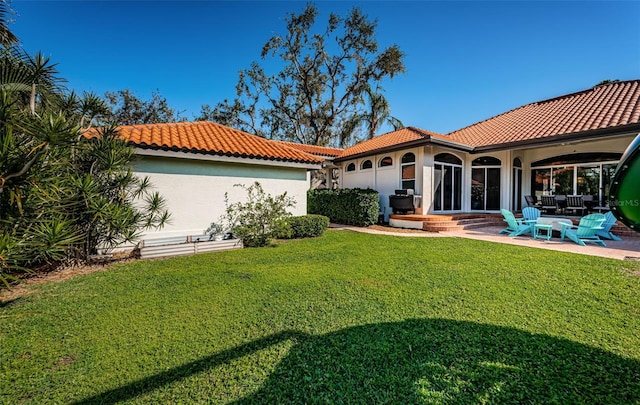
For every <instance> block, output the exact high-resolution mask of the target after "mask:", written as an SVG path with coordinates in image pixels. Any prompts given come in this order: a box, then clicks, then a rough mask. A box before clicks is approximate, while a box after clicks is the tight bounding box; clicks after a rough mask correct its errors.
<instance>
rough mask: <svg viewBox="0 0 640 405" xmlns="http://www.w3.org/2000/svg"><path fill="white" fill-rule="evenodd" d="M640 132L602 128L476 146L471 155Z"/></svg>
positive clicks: (631, 128) (637, 127) (628, 128)
mask: <svg viewBox="0 0 640 405" xmlns="http://www.w3.org/2000/svg"><path fill="white" fill-rule="evenodd" d="M638 132H640V123H637V124H630V125H625V126H620V127H615V128H603V129H596V130H591V131H582V132H573V133H570V134H563V135H555V136H548V137H545V138H536V139H527V140H523V141H517V142H508V143H501V144H496V145H486V146H478V147H475V148H473V151H472V152H471V153H472V154H477V153H486V152H496V151H502V150H511V149H533V148H539V147H544V146H556V145H566V144H569V143H576V142H584V141H597V140H601V139H611V138H614V137H623V136H634V135H637V134H638Z"/></svg>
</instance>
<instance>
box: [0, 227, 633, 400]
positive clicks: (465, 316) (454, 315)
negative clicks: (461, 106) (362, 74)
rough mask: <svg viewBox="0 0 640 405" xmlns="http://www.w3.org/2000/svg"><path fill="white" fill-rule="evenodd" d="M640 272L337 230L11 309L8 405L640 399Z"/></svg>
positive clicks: (466, 244)
mask: <svg viewBox="0 0 640 405" xmlns="http://www.w3.org/2000/svg"><path fill="white" fill-rule="evenodd" d="M638 270H640V266H639V265H638V263H636V262H623V261H615V260H609V259H603V258H602V259H601V258H594V257H590V256H582V255H573V254H568V253H561V252H554V251H548V250H537V249H531V248H525V247H518V246H511V245H502V244H492V243H487V242H480V241H473V240H464V239H451V238H404V237H390V236H379V235H367V234H361V233H354V232H348V231H329V232H327V233H325V235H324V236H323V237H321V238H318V239H312V240H297V241H288V242H282V243H280V244H279V245H278V246H277V247H270V248H261V249H243V250H241V251H230V252H221V253H213V254H206V255H198V256H192V257H185V258H175V259H170V260H155V261H140V262H135V263H130V264H126V265H120V266H116V267H114V268H113V269H112V270H110V271H108V272H97V273H93V274H90V275H87V276H81V277H77V278H75V279H73V280H70V281H67V282H63V283H50V284H46V285H44V286H41V287H39V289H38V291H37V292H36V293H34V294H31V295H28V296H25V297H23V298H20V299H17V300H16V301H13V302H8V303H3V304H1V305H0V360H1V362H0V381H1V382H2V383H1V384H0V400H1V401H2V402H3V403H10V404H20V403H34V404H42V403H87V404H88V403H107V404H110V403H116V402H126V403H203V402H204V403H229V402H234V403H239V404H244V403H247V404H249V403H265V404H276V403H278V404H279V403H296V404H297V403H363V404H364V403H366V404H378V403H403V404H410V403H443V404H459V403H560V404H567V403H571V404H575V403H598V404H604V403H640V279H639V278H638V277H637V276H636V275H634V274H632V273H633V272H637V271H638Z"/></svg>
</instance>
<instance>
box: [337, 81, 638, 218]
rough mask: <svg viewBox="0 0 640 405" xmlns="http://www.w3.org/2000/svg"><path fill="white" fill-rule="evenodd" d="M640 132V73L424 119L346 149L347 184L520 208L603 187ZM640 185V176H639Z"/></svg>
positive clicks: (605, 192) (430, 208)
mask: <svg viewBox="0 0 640 405" xmlns="http://www.w3.org/2000/svg"><path fill="white" fill-rule="evenodd" d="M638 132H640V80H631V81H623V82H614V83H610V84H605V85H599V86H596V87H594V88H590V89H587V90H584V91H581V92H577V93H573V94H567V95H563V96H560V97H556V98H552V99H549V100H543V101H538V102H534V103H530V104H527V105H524V106H521V107H518V108H515V109H513V110H511V111H507V112H505V113H503V114H500V115H497V116H495V117H492V118H489V119H487V120H484V121H481V122H478V123H476V124H473V125H470V126H468V127H466V128H462V129H459V130H457V131H453V132H451V133H448V134H436V133H433V132H430V131H426V130H423V129H419V128H415V127H406V128H404V129H401V130H398V131H394V132H390V133H387V134H384V135H380V136H377V137H375V138H373V139H371V140H368V141H365V142H362V143H359V144H357V145H355V146H353V147H350V148H347V149H345V150H344V151H343V152H342V153H341V154H340V156H338V157H337V158H335V159H334V160H333V164H334V165H336V166H337V167H339V168H340V170H341V174H340V187H343V188H353V187H360V188H367V187H370V188H373V189H375V190H377V191H378V192H379V193H380V204H381V206H382V207H383V209H384V212H385V217H386V218H387V219H388V218H389V214H390V213H391V210H390V209H389V199H388V196H389V195H391V194H394V192H395V190H396V189H410V190H413V192H414V194H415V195H416V196H418V198H416V202H417V203H418V204H419V205H418V207H417V209H416V212H417V213H422V214H446V213H494V212H495V213H497V212H499V210H500V209H501V208H507V209H510V210H514V211H517V210H520V209H521V208H522V207H523V205H524V204H525V198H524V196H526V195H532V196H537V197H540V196H542V195H547V194H553V195H555V194H558V195H560V194H564V195H572V194H576V195H594V196H595V197H596V198H597V203H598V204H606V202H607V200H608V196H609V187H610V184H611V176H612V174H613V172H614V170H615V168H616V165H617V164H618V161H619V160H620V157H621V155H622V153H623V152H624V150H625V149H626V148H627V146H628V145H629V144H630V143H631V142H632V140H633V139H634V138H635V136H636V135H637V134H638ZM638 182H639V187H640V179H639V180H638Z"/></svg>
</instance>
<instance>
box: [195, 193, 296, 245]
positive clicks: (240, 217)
mask: <svg viewBox="0 0 640 405" xmlns="http://www.w3.org/2000/svg"><path fill="white" fill-rule="evenodd" d="M235 187H241V188H242V189H243V190H245V191H246V192H247V201H245V202H235V203H231V204H230V203H229V201H228V196H227V195H226V194H225V201H226V205H227V207H226V210H225V214H224V215H223V216H222V217H221V218H220V219H219V222H214V223H212V224H211V226H210V227H209V229H207V232H208V233H210V234H211V235H212V236H213V235H215V234H219V233H226V232H230V233H232V234H233V235H234V236H235V237H236V238H239V239H242V241H243V243H244V245H245V246H253V247H262V246H266V245H268V244H269V243H270V242H271V239H273V238H274V237H276V236H279V235H282V234H284V233H287V232H289V233H290V232H291V229H290V228H289V227H288V225H287V223H286V219H287V218H289V217H291V213H289V212H288V209H290V208H292V207H293V206H294V205H295V200H294V199H293V198H292V197H289V196H287V193H286V192H284V193H283V194H280V195H277V196H275V197H273V196H272V195H271V194H268V193H266V192H265V191H264V189H263V188H262V185H261V184H260V183H259V182H257V181H256V182H254V183H253V184H252V185H250V186H249V187H247V186H244V185H242V184H236V185H235Z"/></svg>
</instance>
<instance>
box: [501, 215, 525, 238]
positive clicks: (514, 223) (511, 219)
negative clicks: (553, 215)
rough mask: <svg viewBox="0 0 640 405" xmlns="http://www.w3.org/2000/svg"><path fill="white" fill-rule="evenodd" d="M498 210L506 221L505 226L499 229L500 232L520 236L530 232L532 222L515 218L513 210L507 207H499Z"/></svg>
mask: <svg viewBox="0 0 640 405" xmlns="http://www.w3.org/2000/svg"><path fill="white" fill-rule="evenodd" d="M500 212H501V213H502V216H503V217H504V221H505V222H506V223H507V225H508V226H507V227H506V228H505V229H503V230H501V231H500V233H501V234H503V233H507V234H509V236H520V235H524V234H525V233H531V228H532V224H531V223H527V222H526V221H524V220H523V219H522V218H516V217H515V215H513V212H511V211H509V210H507V209H504V208H503V209H501V210H500Z"/></svg>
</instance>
